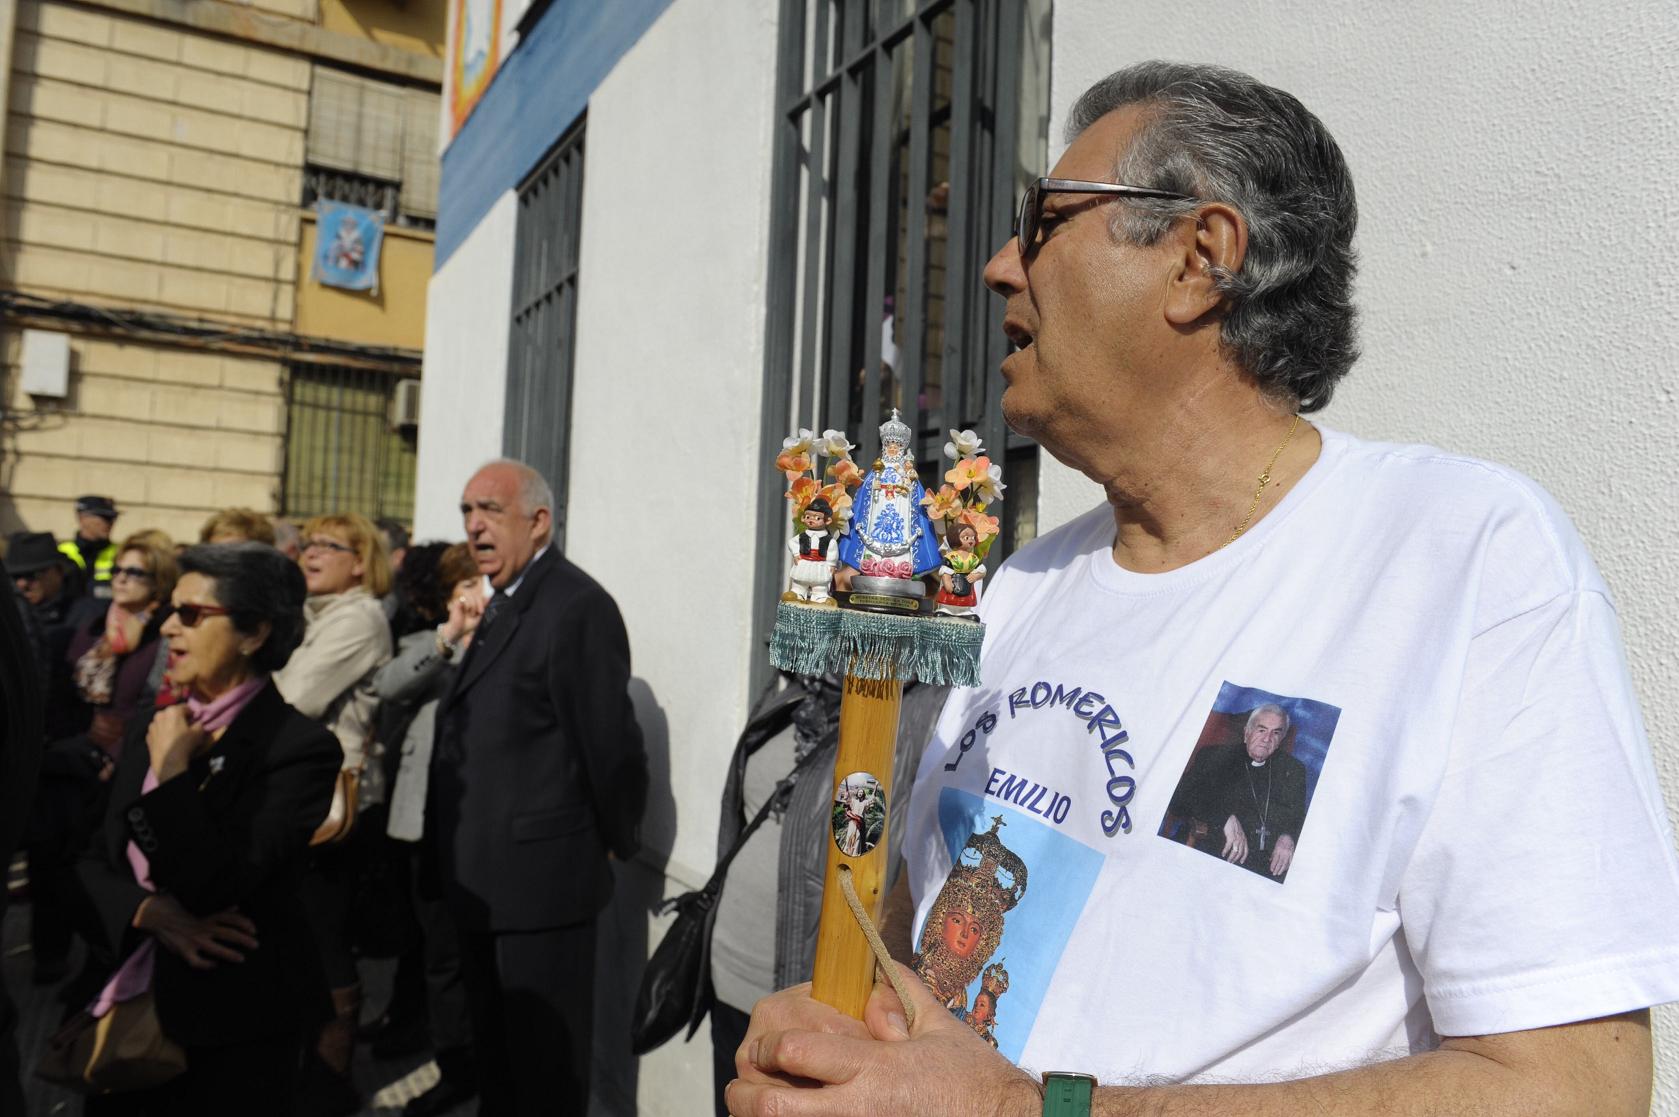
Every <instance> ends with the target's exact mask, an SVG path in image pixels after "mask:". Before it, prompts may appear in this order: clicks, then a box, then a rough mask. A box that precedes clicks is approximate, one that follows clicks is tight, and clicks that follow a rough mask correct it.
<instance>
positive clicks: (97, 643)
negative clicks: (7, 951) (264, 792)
mask: <svg viewBox="0 0 1679 1117" xmlns="http://www.w3.org/2000/svg"><path fill="white" fill-rule="evenodd" d="M176 576H177V573H176V565H175V548H174V544H173V543H171V542H170V540H169V537H168V536H165V535H162V534H161V533H160V532H141V533H139V534H137V535H133V536H130V537H129V538H128V539H126V540H124V541H123V543H122V545H121V546H120V547H119V548H118V549H117V557H116V560H115V562H114V563H113V566H112V570H111V599H110V603H109V604H108V605H106V607H105V608H103V609H101V610H99V611H98V613H97V615H95V616H93V617H92V618H90V619H89V620H88V621H87V622H86V623H84V624H79V625H77V626H76V628H75V629H74V631H72V632H71V633H70V642H69V647H68V650H67V651H66V653H65V661H66V663H67V664H68V666H69V672H70V679H71V682H72V684H73V686H74V692H73V693H74V698H75V710H74V713H73V716H72V717H71V719H70V722H71V723H72V724H74V725H75V726H76V727H77V728H78V730H79V731H78V732H76V733H75V734H74V735H73V736H69V737H65V738H63V739H61V740H57V741H54V742H52V744H51V745H49V746H48V748H47V750H46V752H45V753H44V754H43V755H42V757H41V778H40V784H39V786H38V788H37V790H36V795H35V804H34V808H33V811H32V812H31V817H30V822H29V831H28V841H27V849H28V854H29V887H30V892H31V899H32V903H31V904H30V929H31V932H32V943H33V946H34V952H35V975H36V980H37V981H38V982H50V981H52V980H54V979H55V978H56V977H58V976H59V975H61V974H63V973H64V972H65V971H66V968H67V966H68V961H69V955H70V946H71V939H72V932H73V931H76V930H81V931H82V932H83V937H84V938H86V939H87V940H88V945H89V950H88V953H87V956H86V960H85V965H84V968H83V971H82V976H81V978H79V979H78V982H77V985H76V986H75V991H76V992H81V991H84V989H85V987H86V986H87V985H89V984H92V985H97V983H98V981H99V980H101V979H102V978H103V976H104V971H105V970H107V969H109V967H110V965H111V964H112V963H113V961H114V960H113V959H112V958H111V957H110V956H109V952H108V951H106V950H104V949H103V948H102V944H101V943H99V942H98V941H97V940H96V937H95V936H92V935H89V934H87V933H86V930H85V928H82V927H80V926H78V923H79V922H80V921H79V920H78V919H77V915H78V914H79V913H81V912H83V911H84V910H85V905H84V902H83V897H82V896H81V895H80V891H79V888H78V886H77V884H76V879H75V862H76V857H77V856H78V855H79V854H80V852H81V850H82V848H83V847H84V846H86V845H87V842H88V839H89V838H90V837H92V835H93V831H94V830H95V829H96V828H97V827H98V825H99V819H100V817H101V816H102V815H103V814H104V811H105V802H106V800H107V799H108V798H109V797H110V782H109V781H110V778H111V772H112V770H113V768H114V766H115V764H116V762H117V760H118V759H119V758H120V756H121V753H122V743H123V737H124V734H125V732H126V731H127V729H128V727H129V725H130V724H132V723H133V722H134V721H136V720H137V719H138V718H139V717H140V716H142V715H144V714H146V713H147V712H149V711H150V710H151V708H152V687H151V685H150V683H149V677H150V675H151V670H152V665H153V664H154V663H156V662H157V661H158V659H159V654H160V653H161V652H163V650H164V647H165V644H166V641H164V640H163V639H161V638H160V636H159V630H160V629H161V628H162V627H163V621H164V618H165V616H166V615H167V613H168V608H167V606H168V602H169V595H170V594H172V593H173V592H174V591H175V580H176ZM101 604H104V603H103V602H102V603H101Z"/></svg>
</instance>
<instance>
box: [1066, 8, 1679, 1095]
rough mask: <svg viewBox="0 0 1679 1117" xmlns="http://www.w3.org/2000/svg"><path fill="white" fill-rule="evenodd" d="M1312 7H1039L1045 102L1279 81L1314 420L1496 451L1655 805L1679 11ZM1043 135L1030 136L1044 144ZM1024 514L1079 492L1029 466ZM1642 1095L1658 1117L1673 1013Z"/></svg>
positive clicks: (1678, 440) (1668, 579)
mask: <svg viewBox="0 0 1679 1117" xmlns="http://www.w3.org/2000/svg"><path fill="white" fill-rule="evenodd" d="M1607 11H1608V10H1607V9H1602V8H1596V7H1592V6H1589V5H1576V4H1546V3H1541V2H1538V0H1534V2H1528V3H1520V2H1514V0H1490V2H1488V3H1484V4H1476V5H1463V4H1454V3H1445V2H1442V0H1421V2H1419V3H1414V4H1406V5H1368V4H1367V5H1358V6H1348V7H1344V8H1336V7H1334V6H1328V7H1326V6H1325V5H1322V4H1313V3H1309V2H1306V0H1277V2H1274V3H1269V4H1246V5H1237V4H1215V5H1213V6H1211V7H1203V8H1199V9H1196V11H1195V13H1194V15H1193V17H1189V16H1186V14H1185V9H1184V8H1183V6H1182V5H1180V4H1173V3H1166V2H1161V0H1155V2H1139V3H1129V4H1123V5H1120V4H1114V3H1112V2H1111V0H1057V3H1056V6H1055V29H1054V38H1053V41H1054V72H1053V90H1052V104H1053V110H1052V117H1051V119H1052V120H1053V121H1054V122H1055V123H1054V126H1055V127H1056V128H1057V129H1059V127H1060V124H1061V122H1062V121H1064V120H1065V119H1066V115H1067V109H1068V107H1069V106H1070V105H1071V103H1072V101H1073V100H1074V99H1076V97H1077V96H1078V94H1079V93H1080V92H1082V91H1083V89H1084V88H1085V87H1087V86H1088V85H1089V84H1090V83H1091V82H1093V81H1095V80H1096V79H1098V78H1100V77H1102V76H1103V75H1105V74H1107V73H1109V72H1111V71H1113V70H1115V69H1118V68H1119V67H1120V66H1123V65H1125V64H1127V63H1129V62H1134V61H1138V60H1141V59H1146V58H1174V59H1189V60H1197V61H1211V62H1219V63H1223V64H1225V65H1230V66H1234V67H1237V68H1238V69H1242V70H1246V71H1248V72H1249V73H1252V74H1254V75H1255V76H1257V77H1259V78H1261V79H1262V80H1265V81H1268V82H1270V83H1272V84H1274V85H1277V86H1280V87H1282V88H1284V89H1287V90H1289V91H1290V92H1292V93H1294V94H1296V95H1297V96H1299V97H1300V99H1301V100H1302V101H1303V102H1305V104H1306V105H1307V106H1308V107H1310V108H1311V109H1312V110H1313V111H1315V112H1316V113H1317V114H1318V115H1319V116H1320V117H1321V118H1322V119H1323V120H1324V122H1325V123H1326V124H1327V125H1328V126H1329V129H1330V131H1331V132H1333V133H1334V134H1335V136H1336V138H1337V139H1338V140H1339V141H1340V143H1341V145H1342V148H1343V150H1344V151H1345V152H1346V155H1347V159H1348V161H1349V162H1350V163H1351V165H1352V170H1353V175H1354V178H1355V181H1356V182H1357V186H1358V192H1359V199H1360V203H1361V204H1360V228H1359V236H1358V245H1359V248H1360V252H1361V255H1362V260H1363V270H1362V277H1361V281H1360V283H1359V303H1360V305H1361V306H1362V308H1363V311H1364V329H1363V338H1364V350H1365V356H1364V359H1363V360H1362V361H1361V362H1360V363H1359V364H1358V366H1357V367H1356V368H1355V369H1354V371H1353V373H1352V375H1351V377H1350V378H1349V379H1348V381H1347V383H1346V384H1345V385H1344V387H1343V388H1342V389H1341V394H1340V395H1339V396H1338V397H1337V400H1336V402H1335V403H1334V404H1333V405H1332V406H1331V408H1330V409H1329V410H1328V411H1327V412H1326V413H1325V414H1324V416H1323V418H1324V421H1325V422H1326V423H1328V424H1329V425H1331V426H1334V427H1338V428H1341V429H1344V430H1348V431H1351V432H1353V433H1356V434H1360V435H1363V436H1366V437H1371V438H1381V439H1391V440H1398V441H1423V442H1432V443H1435V444H1437V445H1440V446H1444V447H1447V448H1449V449H1452V450H1456V451H1462V452H1466V453H1470V454H1475V455H1478V456H1481V457H1487V458H1492V459H1495V460H1498V461H1501V462H1505V463H1508V464H1510V465H1513V466H1516V467H1517V468H1520V469H1522V470H1523V471H1525V472H1527V473H1529V474H1530V475H1532V476H1533V477H1535V478H1536V479H1538V480H1539V481H1540V483H1542V484H1543V485H1545V486H1546V488H1548V489H1549V490H1550V491H1551V492H1552V493H1554V494H1555V495H1556V496H1557V498H1558V499H1559V500H1560V501H1561V502H1562V503H1563V505H1564V506H1565V507H1566V508H1567V509H1568V511H1569V513H1570V514H1571V515H1572V516H1573V518H1574V520H1575V522H1576V523H1577V524H1578V525H1579V527H1580V530H1581V532H1582V534H1583V535H1584V536H1585V538H1586V541H1587V543H1588V544H1589V545H1590V546H1591V548H1592V551H1593V553H1594V554H1595V556H1596V558H1597V561H1598V564H1599V566H1600V567H1602V569H1603V573H1604V575H1605V577H1606V578H1607V579H1608V582H1609V584H1610V586H1611V588H1612V589H1613V591H1614V593H1615V596H1616V600H1617V604H1618V606H1619V609H1620V615H1621V622H1622V625H1623V627H1624V629H1625V634H1626V642H1627V650H1628V657H1629V659H1630V662H1631V666H1632V671H1633V676H1634V678H1635V680H1636V682H1637V684H1638V689H1639V693H1640V695H1641V697H1642V699H1643V705H1644V713H1645V718H1646V721H1647V723H1648V726H1649V730H1650V738H1651V741H1652V744H1653V745H1654V748H1655V750H1656V758H1657V764H1658V766H1659V768H1660V770H1661V773H1662V779H1663V785H1664V788H1665V790H1666V793H1667V801H1668V805H1669V813H1670V815H1672V814H1673V813H1674V807H1675V804H1676V803H1679V610H1676V609H1675V608H1674V586H1675V583H1676V581H1679V490H1676V488H1675V485H1674V481H1675V478H1679V404H1676V402H1675V398H1674V397H1675V389H1676V388H1679V329H1676V327H1679V311H1676V310H1675V306H1676V305H1679V259H1676V258H1675V256H1674V255H1673V253H1672V252H1671V243H1672V240H1673V236H1674V232H1675V223H1674V219H1673V215H1672V207H1671V205H1669V204H1668V203H1667V202H1665V201H1663V200H1662V198H1663V196H1664V192H1666V191H1667V189H1668V187H1669V186H1670V185H1671V183H1672V182H1673V180H1674V177H1675V172H1676V170H1679V61H1676V59H1679V52H1676V48H1679V18H1676V17H1675V14H1674V8H1673V7H1672V5H1671V3H1669V2H1667V0H1628V2H1627V3H1624V4H1619V5H1616V6H1615V7H1614V9H1613V15H1612V17H1611V16H1610V15H1608V14H1607ZM1061 146H1062V145H1061V143H1060V136H1059V134H1056V135H1053V136H1052V137H1051V150H1052V152H1059V151H1060V149H1061ZM1042 490H1043V495H1042V502H1041V507H1040V523H1041V530H1047V529H1048V528H1049V527H1052V526H1054V525H1055V524H1058V523H1060V522H1063V521H1065V520H1066V519H1068V518H1070V517H1071V516H1073V515H1076V514H1077V513H1079V512H1082V511H1084V510H1086V509H1088V508H1090V507H1092V506H1093V505H1094V504H1096V503H1097V502H1098V501H1100V499H1101V494H1100V492H1099V491H1098V490H1097V489H1096V488H1095V486H1093V485H1091V484H1090V483H1089V482H1088V481H1086V480H1085V479H1084V478H1082V477H1080V476H1078V475H1076V474H1072V473H1071V472H1070V471H1068V470H1066V469H1064V468H1062V467H1061V466H1059V465H1058V464H1056V463H1054V462H1051V461H1047V460H1046V462H1045V465H1044V476H1043V479H1042ZM1657 1048H1658V1051H1657V1054H1658V1063H1657V1099H1656V1106H1655V1112H1656V1113H1658V1114H1660V1115H1663V1117H1673V1115H1676V1114H1679V1013H1676V1012H1674V1011H1673V1010H1670V1009H1664V1010H1660V1011H1659V1012H1658V1019H1657Z"/></svg>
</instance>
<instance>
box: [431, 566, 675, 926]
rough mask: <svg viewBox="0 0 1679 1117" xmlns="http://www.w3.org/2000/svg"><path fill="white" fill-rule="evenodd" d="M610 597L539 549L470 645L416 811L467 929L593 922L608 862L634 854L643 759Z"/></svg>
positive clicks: (440, 722) (440, 718)
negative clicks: (422, 804) (424, 797)
mask: <svg viewBox="0 0 1679 1117" xmlns="http://www.w3.org/2000/svg"><path fill="white" fill-rule="evenodd" d="M629 679H630V647H629V638H628V636H627V635H626V634H625V632H624V621H623V618H622V617H621V616H620V615H619V613H618V606H617V605H616V604H615V603H614V602H613V600H612V598H611V596H610V595H608V594H607V592H606V591H605V590H604V589H602V588H601V587H600V586H599V585H598V584H596V583H595V581H594V580H593V579H591V578H590V577H589V576H588V575H587V574H585V573H583V572H582V571H581V570H579V569H578V568H577V567H576V566H573V565H572V564H571V563H570V562H568V561H567V560H566V559H564V558H562V557H560V555H559V554H558V553H556V552H555V551H553V550H549V551H548V552H547V553H546V554H544V555H542V556H541V557H540V558H538V559H537V560H536V561H535V562H533V563H532V564H531V565H530V566H529V567H528V568H527V569H526V571H525V576H524V581H523V582H522V583H520V585H519V589H518V592H517V593H516V594H515V595H514V596H513V597H512V598H510V599H507V600H505V601H503V602H502V603H501V606H500V610H499V612H498V614H497V616H496V618H495V620H494V621H493V622H492V623H491V624H490V625H489V626H488V628H487V629H484V630H481V631H480V632H479V634H478V636H476V637H475V638H474V640H473V643H472V647H471V648H470V649H469V650H468V652H467V655H466V659H465V660H464V661H463V662H462V664H461V667H460V670H459V671H458V672H456V675H455V681H454V685H453V687H452V688H451V689H450V691H449V693H447V694H446V695H444V697H443V698H442V700H441V702H440V703H439V706H438V711H437V737H436V743H435V745H434V747H433V749H432V760H431V763H432V771H431V781H430V785H429V794H428V802H427V806H426V828H427V830H428V831H430V839H431V840H432V841H433V842H434V843H435V844H434V849H435V851H436V854H437V858H438V868H439V870H440V872H441V879H442V881H443V883H444V887H445V899H446V900H447V901H448V902H449V904H450V906H451V907H452V908H453V909H454V911H455V917H456V919H457V920H460V921H461V922H462V923H463V924H464V925H465V926H467V927H469V928H476V929H482V930H493V931H530V930H539V929H543V928H552V927H562V926H565V925H567V924H572V923H578V922H581V921H583V920H587V919H591V918H593V917H594V916H595V915H596V914H597V913H598V912H599V911H600V910H601V909H602V908H603V907H605V906H606V902H607V899H608V897H610V896H611V894H612V870H611V868H610V867H609V865H608V864H607V853H608V852H611V853H612V854H615V855H616V856H617V857H618V858H619V859H620V860H623V859H627V858H629V857H631V856H632V855H634V853H635V852H636V850H637V849H638V848H639V844H640V843H639V840H638V837H637V829H638V826H639V824H640V822H641V812H642V807H643V806H644V804H645V802H646V798H647V753H646V751H645V750H644V748H643V747H642V739H641V728H640V727H639V726H638V725H637V724H636V720H635V710H634V708H633V706H632V705H631V703H630V697H629V693H628V690H627V687H628V683H629Z"/></svg>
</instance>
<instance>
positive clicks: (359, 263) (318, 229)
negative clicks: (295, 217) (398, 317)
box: [314, 202, 385, 292]
mask: <svg viewBox="0 0 1679 1117" xmlns="http://www.w3.org/2000/svg"><path fill="white" fill-rule="evenodd" d="M315 215H316V216H315V266H314V275H315V281H316V282H317V283H323V284H325V285H326V286H328V287H343V288H345V289H346V290H350V291H375V292H376V291H378V290H379V249H380V247H381V246H382V245H383V244H384V242H385V218H384V215H383V214H381V213H379V212H378V211H377V210H371V209H363V208H362V207H361V206H351V205H345V204H344V203H342V202H317V203H316V205H315Z"/></svg>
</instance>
